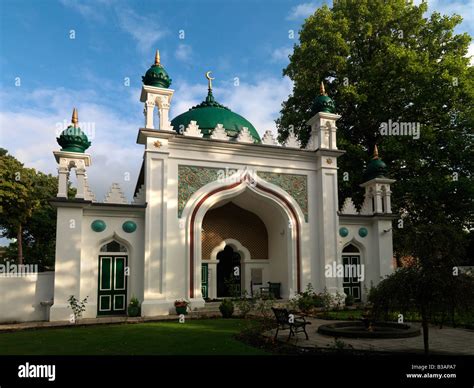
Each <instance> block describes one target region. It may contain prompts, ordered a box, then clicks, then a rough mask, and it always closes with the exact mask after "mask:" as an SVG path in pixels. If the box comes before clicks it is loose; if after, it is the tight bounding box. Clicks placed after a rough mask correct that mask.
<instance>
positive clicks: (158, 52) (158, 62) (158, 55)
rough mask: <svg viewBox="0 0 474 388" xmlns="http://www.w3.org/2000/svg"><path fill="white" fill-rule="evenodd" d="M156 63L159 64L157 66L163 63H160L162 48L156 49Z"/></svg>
mask: <svg viewBox="0 0 474 388" xmlns="http://www.w3.org/2000/svg"><path fill="white" fill-rule="evenodd" d="M155 65H157V66H159V65H161V63H160V50H156V53H155Z"/></svg>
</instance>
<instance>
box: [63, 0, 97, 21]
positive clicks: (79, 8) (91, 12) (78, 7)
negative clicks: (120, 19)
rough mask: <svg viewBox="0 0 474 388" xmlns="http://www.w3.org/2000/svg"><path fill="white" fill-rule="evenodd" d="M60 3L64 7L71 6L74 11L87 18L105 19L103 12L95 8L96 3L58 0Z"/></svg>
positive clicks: (94, 19)
mask: <svg viewBox="0 0 474 388" xmlns="http://www.w3.org/2000/svg"><path fill="white" fill-rule="evenodd" d="M60 1H61V4H62V5H64V6H65V7H68V8H71V9H73V10H74V11H76V12H78V13H79V14H81V15H82V16H83V17H84V18H85V19H87V20H93V21H101V22H104V21H106V19H105V17H104V13H102V12H100V11H99V10H98V8H97V4H95V5H94V4H93V3H88V2H84V1H82V2H80V1H78V0H60Z"/></svg>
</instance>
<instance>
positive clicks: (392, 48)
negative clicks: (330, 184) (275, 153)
mask: <svg viewBox="0 0 474 388" xmlns="http://www.w3.org/2000/svg"><path fill="white" fill-rule="evenodd" d="M426 10H427V4H426V3H421V4H420V5H419V6H415V5H413V4H411V3H409V2H407V1H405V0H387V1H383V2H382V1H377V0H338V1H337V2H336V1H335V2H334V6H333V8H332V9H330V8H328V7H327V6H323V7H322V8H319V9H317V10H316V11H315V13H314V15H312V16H310V17H309V18H308V19H307V20H306V21H305V23H304V25H303V27H302V29H301V31H300V42H299V44H296V45H295V47H294V52H293V54H292V55H291V57H290V64H289V65H288V67H287V68H286V69H284V71H283V73H284V74H285V75H287V76H289V77H290V78H291V79H292V80H293V82H294V88H293V93H292V95H290V96H289V98H288V100H287V101H285V102H284V103H283V108H282V111H281V117H280V118H279V119H278V120H277V125H278V128H279V137H280V140H283V139H284V138H285V137H286V136H287V135H288V129H289V128H290V126H293V128H294V131H295V133H296V134H298V136H299V138H300V139H301V140H302V142H303V143H305V142H306V141H307V140H308V137H309V131H308V130H309V128H308V127H307V125H306V124H305V123H306V121H307V120H308V119H309V118H310V117H311V116H312V115H313V112H312V111H311V107H312V104H313V101H314V99H315V97H316V96H317V95H318V94H319V84H320V82H321V80H324V82H325V83H326V90H327V92H328V94H329V96H331V97H332V98H333V99H334V101H335V104H336V109H337V111H338V113H340V114H341V116H342V117H341V119H340V120H339V121H338V147H339V148H340V149H344V150H346V151H347V152H346V154H345V155H344V156H343V157H341V158H340V160H339V167H340V171H343V172H348V173H349V178H350V179H349V181H343V180H342V174H340V175H339V178H340V182H339V187H340V190H341V195H340V196H339V198H340V200H341V201H342V200H344V198H346V197H349V196H350V197H353V198H354V199H355V201H356V202H358V203H361V201H362V192H361V190H360V188H359V187H358V185H359V184H360V183H361V182H363V176H362V175H363V171H364V166H365V161H366V160H368V159H369V157H368V155H369V154H370V153H371V152H372V149H373V146H374V144H376V143H377V144H379V149H380V151H381V156H382V157H383V159H384V160H385V162H386V163H387V165H388V168H389V174H388V175H389V176H390V177H392V178H395V179H396V180H397V182H396V183H395V184H394V185H393V186H392V190H393V196H392V198H393V208H394V212H395V213H399V214H401V215H402V216H403V224H402V223H399V224H398V225H399V226H403V228H400V229H398V228H395V229H394V243H395V244H394V246H395V251H396V254H397V255H402V254H408V255H415V254H416V244H417V241H416V239H414V238H411V237H410V236H417V235H420V233H421V230H422V229H423V228H429V227H430V226H433V225H437V226H442V225H446V224H449V225H450V227H452V228H454V229H455V230H456V232H457V234H458V235H459V236H462V237H463V238H462V239H461V240H462V241H461V242H460V243H461V244H462V245H465V244H467V240H468V238H467V237H468V233H467V232H468V231H469V230H470V229H472V219H473V201H472V198H474V184H473V181H472V171H473V170H474V169H473V167H474V158H472V155H473V154H474V152H473V151H474V150H473V148H474V143H473V139H474V137H473V136H472V135H473V131H472V128H473V127H474V111H473V109H474V68H473V67H472V66H469V59H468V58H466V57H465V55H466V54H467V50H468V46H469V43H470V40H471V38H470V37H469V35H468V34H455V33H454V28H455V27H456V26H457V25H458V24H459V23H460V22H461V20H462V19H461V17H460V16H452V17H447V16H441V15H440V14H439V13H436V12H434V13H433V14H432V15H431V16H430V18H429V19H428V18H425V17H423V14H424V13H425V12H426ZM389 120H391V121H392V122H399V123H414V124H415V128H416V125H418V124H419V125H420V136H419V137H417V136H416V134H415V133H414V132H413V133H412V136H390V135H386V136H385V135H383V133H381V131H380V128H381V124H382V123H388V122H389ZM420 228H422V229H420ZM457 259H458V260H462V259H463V258H462V257H458V258H457Z"/></svg>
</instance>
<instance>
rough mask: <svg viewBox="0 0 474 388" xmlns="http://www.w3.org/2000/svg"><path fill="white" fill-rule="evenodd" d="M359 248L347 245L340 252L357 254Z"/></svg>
mask: <svg viewBox="0 0 474 388" xmlns="http://www.w3.org/2000/svg"><path fill="white" fill-rule="evenodd" d="M359 252H360V251H359V248H357V247H356V246H355V245H352V244H349V245H347V246H345V247H344V249H343V250H342V253H359Z"/></svg>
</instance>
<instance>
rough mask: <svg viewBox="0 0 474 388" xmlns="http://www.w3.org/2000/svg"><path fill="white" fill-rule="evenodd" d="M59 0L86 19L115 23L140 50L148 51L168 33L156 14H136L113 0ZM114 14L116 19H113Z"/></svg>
mask: <svg viewBox="0 0 474 388" xmlns="http://www.w3.org/2000/svg"><path fill="white" fill-rule="evenodd" d="M60 1H61V3H62V4H63V5H64V6H65V7H68V8H71V9H72V10H74V11H76V12H78V13H79V14H80V15H81V16H82V17H84V19H86V20H88V21H94V22H101V23H115V24H117V26H118V27H119V28H120V29H121V30H122V31H124V32H126V33H127V34H129V35H130V36H131V37H132V39H133V40H135V41H136V43H137V47H138V50H139V51H141V52H148V51H150V50H151V48H152V47H154V45H155V43H156V42H157V41H158V40H160V39H161V38H163V36H165V35H166V34H167V33H168V31H167V29H166V28H164V27H163V25H162V24H161V23H160V22H159V21H158V17H157V16H156V15H147V16H144V15H141V14H138V13H137V12H135V11H134V10H133V9H132V8H130V7H128V6H124V5H123V4H122V3H120V2H118V1H115V0H81V1H79V0H60ZM105 15H106V16H105ZM114 15H115V17H116V21H115V20H113V16H114Z"/></svg>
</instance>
